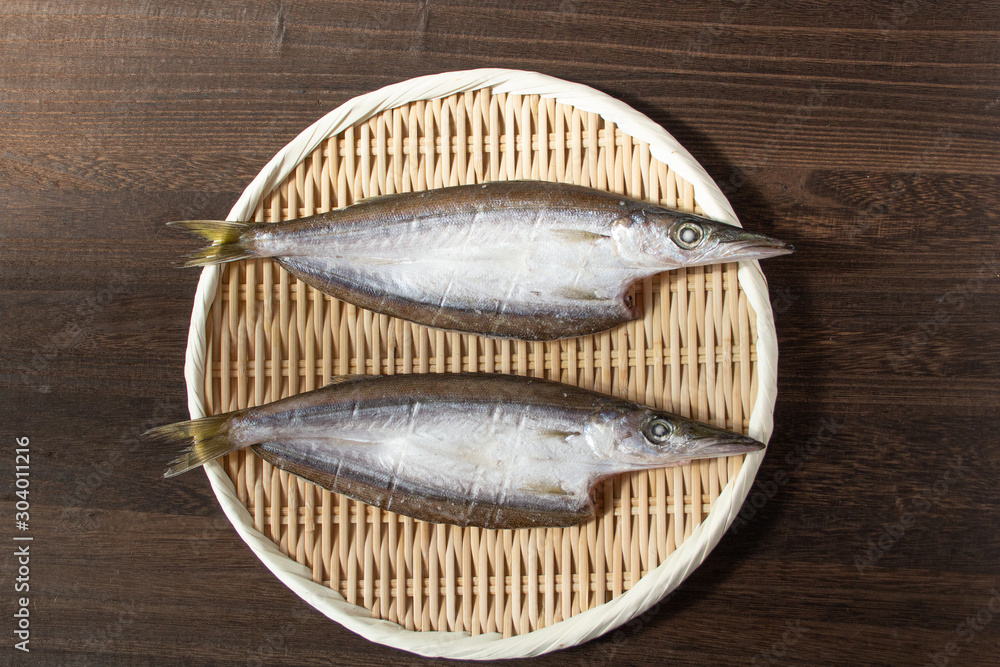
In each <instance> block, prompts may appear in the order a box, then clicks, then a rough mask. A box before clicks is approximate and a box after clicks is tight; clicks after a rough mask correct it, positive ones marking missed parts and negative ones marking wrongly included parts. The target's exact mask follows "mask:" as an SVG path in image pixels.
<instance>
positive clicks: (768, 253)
mask: <svg viewBox="0 0 1000 667" xmlns="http://www.w3.org/2000/svg"><path fill="white" fill-rule="evenodd" d="M717 234H718V235H719V244H720V246H722V247H723V248H724V249H725V251H724V252H725V254H726V255H727V256H728V257H729V258H731V259H734V260H736V259H766V258H768V257H778V256H779V255H787V254H789V253H791V252H793V251H794V250H795V248H794V247H792V246H791V245H790V244H788V243H785V242H784V241H782V240H780V239H776V238H774V237H771V236H767V235H766V234H759V233H757V232H751V231H747V230H745V229H741V228H739V227H729V226H728V225H727V228H726V229H722V230H718V231H717Z"/></svg>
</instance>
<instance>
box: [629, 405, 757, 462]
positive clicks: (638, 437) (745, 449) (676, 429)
mask: <svg viewBox="0 0 1000 667" xmlns="http://www.w3.org/2000/svg"><path fill="white" fill-rule="evenodd" d="M615 430H616V431H617V434H616V435H617V438H616V443H617V444H616V449H617V452H616V458H619V459H620V460H622V461H623V462H626V463H628V464H629V465H632V466H636V467H640V468H658V467H662V466H669V465H682V464H685V463H688V462H689V461H692V460H694V459H706V458H715V457H717V456H732V455H735V454H746V453H749V452H756V451H759V450H761V449H764V447H765V445H764V443H762V442H760V441H758V440H755V439H754V438H751V437H750V436H746V435H741V434H739V433H734V432H732V431H727V430H725V429H721V428H718V427H715V426H710V425H709V424H704V423H702V422H698V421H695V420H693V419H687V418H685V417H681V416H678V415H674V414H671V413H669V412H661V411H658V410H649V409H639V410H635V411H632V412H629V413H627V414H624V415H622V416H621V417H620V418H619V420H618V423H617V424H616V429H615Z"/></svg>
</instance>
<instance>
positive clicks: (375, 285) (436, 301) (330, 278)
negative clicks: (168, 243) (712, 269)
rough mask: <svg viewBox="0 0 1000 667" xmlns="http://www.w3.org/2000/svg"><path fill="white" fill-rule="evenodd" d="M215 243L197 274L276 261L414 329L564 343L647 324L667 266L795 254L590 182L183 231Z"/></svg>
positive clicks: (491, 186)
mask: <svg viewBox="0 0 1000 667" xmlns="http://www.w3.org/2000/svg"><path fill="white" fill-rule="evenodd" d="M170 224H174V225H177V226H180V227H183V228H185V229H187V230H188V231H191V232H193V233H196V234H198V235H200V236H202V237H204V238H205V239H207V240H210V241H212V242H213V245H211V246H208V247H207V248H204V249H203V250H202V251H200V252H199V253H197V254H196V255H194V256H193V257H192V258H191V259H190V261H188V262H187V264H186V265H187V266H202V265H208V264H218V263H222V262H229V261H233V260H238V259H244V258H252V257H271V258H273V259H274V261H276V262H277V263H278V264H280V265H281V266H283V267H284V268H285V269H287V270H288V271H289V272H290V273H291V274H292V275H294V276H296V277H297V278H299V279H300V280H303V281H304V282H306V283H307V284H309V285H312V286H313V287H315V288H316V289H319V290H321V291H323V292H325V293H327V294H330V295H331V296H334V297H336V298H338V299H342V300H344V301H348V302H350V303H353V304H355V305H357V306H361V307H363V308H367V309H369V310H373V311H376V312H379V313H385V314H388V315H393V316H396V317H400V318H403V319H406V320H410V321H412V322H417V323H420V324H426V325H428V326H432V327H438V328H443V329H451V330H455V331H463V332H471V333H478V334H482V335H486V336H492V337H498V338H519V339H523V340H554V339H558V338H566V337H570V336H579V335H585V334H591V333H597V332H599V331H604V330H605V329H609V328H611V327H613V326H616V325H618V324H621V323H622V322H626V321H628V320H631V319H635V318H636V317H637V316H638V312H637V309H636V305H635V304H634V303H633V300H632V298H631V296H630V294H629V288H630V287H631V286H632V284H633V283H635V282H636V281H637V280H639V279H641V278H645V277H648V276H651V275H654V274H656V273H660V272H662V271H667V270H670V269H676V268H680V267H684V266H698V265H704V264H714V263H718V262H732V261H736V260H741V259H763V258H765V257H773V256H775V255H782V254H786V253H789V252H791V251H792V249H791V247H790V246H788V245H787V244H785V243H783V242H781V241H778V240H777V239H773V238H770V237H768V236H764V235H763V234H757V233H754V232H749V231H746V230H743V229H740V228H739V227H734V226H731V225H727V224H723V223H721V222H714V221H712V220H708V219H706V218H703V217H699V216H696V215H692V214H690V213H682V212H680V211H675V210H671V209H667V208H663V207H662V206H657V205H655V204H650V203H647V202H642V201H638V200H635V199H629V198H626V197H622V196H619V195H616V194H613V193H608V192H604V191H600V190H592V189H590V188H584V187H580V186H576V185H566V184H560V183H547V182H541V181H510V182H491V183H485V184H480V185H463V186H457V187H449V188H440V189H436V190H429V191H426V192H415V193H408V194H399V195H388V196H385V197H377V198H373V199H367V200H365V201H362V202H360V203H358V204H354V205H352V206H348V207H346V208H342V209H338V210H334V211H330V212H329V213H322V214H320V215H314V216H311V217H308V218H301V219H298V220H291V221H287V222H280V223H273V224H272V223H242V222H220V221H211V220H191V221H179V222H174V223H170Z"/></svg>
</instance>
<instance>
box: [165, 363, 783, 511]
mask: <svg viewBox="0 0 1000 667" xmlns="http://www.w3.org/2000/svg"><path fill="white" fill-rule="evenodd" d="M151 435H152V436H154V437H159V438H160V439H163V440H166V441H169V442H172V443H175V444H176V443H178V442H182V441H184V442H189V443H192V444H191V445H190V447H188V449H187V450H186V451H185V453H184V454H183V455H182V456H181V457H180V458H179V459H178V460H177V461H176V462H175V464H174V466H173V467H172V468H171V469H170V470H169V471H168V475H173V474H178V473H180V472H184V471H185V470H188V469H191V468H192V467H196V466H197V465H201V464H202V463H204V462H205V461H207V460H211V459H212V458H215V457H217V456H219V455H220V454H224V453H227V452H230V451H235V450H237V449H240V448H243V447H252V448H253V450H254V451H255V452H256V453H257V454H258V455H260V456H261V457H262V458H264V459H265V460H267V461H269V462H271V463H272V464H274V465H275V466H277V467H278V468H280V469H282V470H287V471H288V472H291V473H294V474H296V475H299V476H301V477H303V478H305V479H308V480H310V481H312V482H315V483H316V484H319V485H320V486H322V487H324V488H327V489H330V490H331V491H335V492H338V493H343V494H345V495H348V496H351V497H353V498H355V499H357V500H361V501H363V502H366V503H368V504H371V505H375V506H377V507H381V508H383V509H386V510H390V511H394V512H398V513H400V514H405V515H407V516H411V517H414V518H417V519H423V520H428V521H434V522H438V523H450V524H455V525H460V526H465V525H475V526H480V527H484V528H524V527H531V526H566V525H573V524H577V523H580V522H581V521H584V520H586V519H588V518H590V517H592V516H593V515H594V507H593V502H592V500H591V495H590V491H591V488H592V487H593V485H594V484H595V483H596V482H597V480H599V479H601V478H603V477H607V476H609V475H613V474H617V473H621V472H626V471H631V470H644V469H651V468H657V467H663V466H667V465H678V464H682V463H686V462H688V461H690V460H692V459H694V458H705V457H711V456H721V455H728V454H735V453H741V452H747V451H754V450H757V449H760V448H762V447H763V445H762V444H761V443H759V442H757V441H756V440H753V439H752V438H748V437H746V436H742V435H739V434H736V433H731V432H728V431H724V430H721V429H717V428H714V427H711V426H708V425H705V424H701V423H698V422H694V421H692V420H688V419H684V418H682V417H678V416H676V415H670V414H669V413H664V412H660V411H656V410H653V409H651V408H649V407H647V406H643V405H639V404H637V403H634V402H631V401H626V400H623V399H618V398H615V397H612V396H606V395H604V394H599V393H596V392H592V391H588V390H584V389H580V388H577V387H574V386H571V385H565V384H561V383H557V382H551V381H547V380H541V379H537V378H524V377H519V376H509V375H499V374H478V373H469V374H412V375H394V376H351V377H348V378H342V379H340V380H339V381H337V382H335V383H333V384H331V385H327V386H326V387H323V388H321V389H318V390H315V391H312V392H308V393H305V394H300V395H298V396H294V397H290V398H287V399H282V400H280V401H276V402H274V403H270V404H267V405H264V406H260V407H257V408H250V409H247V410H242V411H237V412H235V413H228V414H226V415H219V416H215V417H209V418H206V419H204V420H196V421H194V422H184V423H182V424H176V425H169V426H165V427H160V428H159V429H154V430H153V431H152V432H151ZM192 441H193V442H192Z"/></svg>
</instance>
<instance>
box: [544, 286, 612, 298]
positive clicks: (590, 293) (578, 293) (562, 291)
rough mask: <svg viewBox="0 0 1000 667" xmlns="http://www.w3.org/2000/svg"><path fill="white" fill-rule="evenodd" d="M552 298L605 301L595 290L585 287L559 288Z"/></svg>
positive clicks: (553, 291)
mask: <svg viewBox="0 0 1000 667" xmlns="http://www.w3.org/2000/svg"><path fill="white" fill-rule="evenodd" d="M552 296H554V297H557V298H559V299H566V300H568V301H605V300H607V297H603V296H601V295H600V294H598V293H597V292H596V291H595V290H593V289H587V288H585V287H559V288H556V289H554V290H552Z"/></svg>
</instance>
